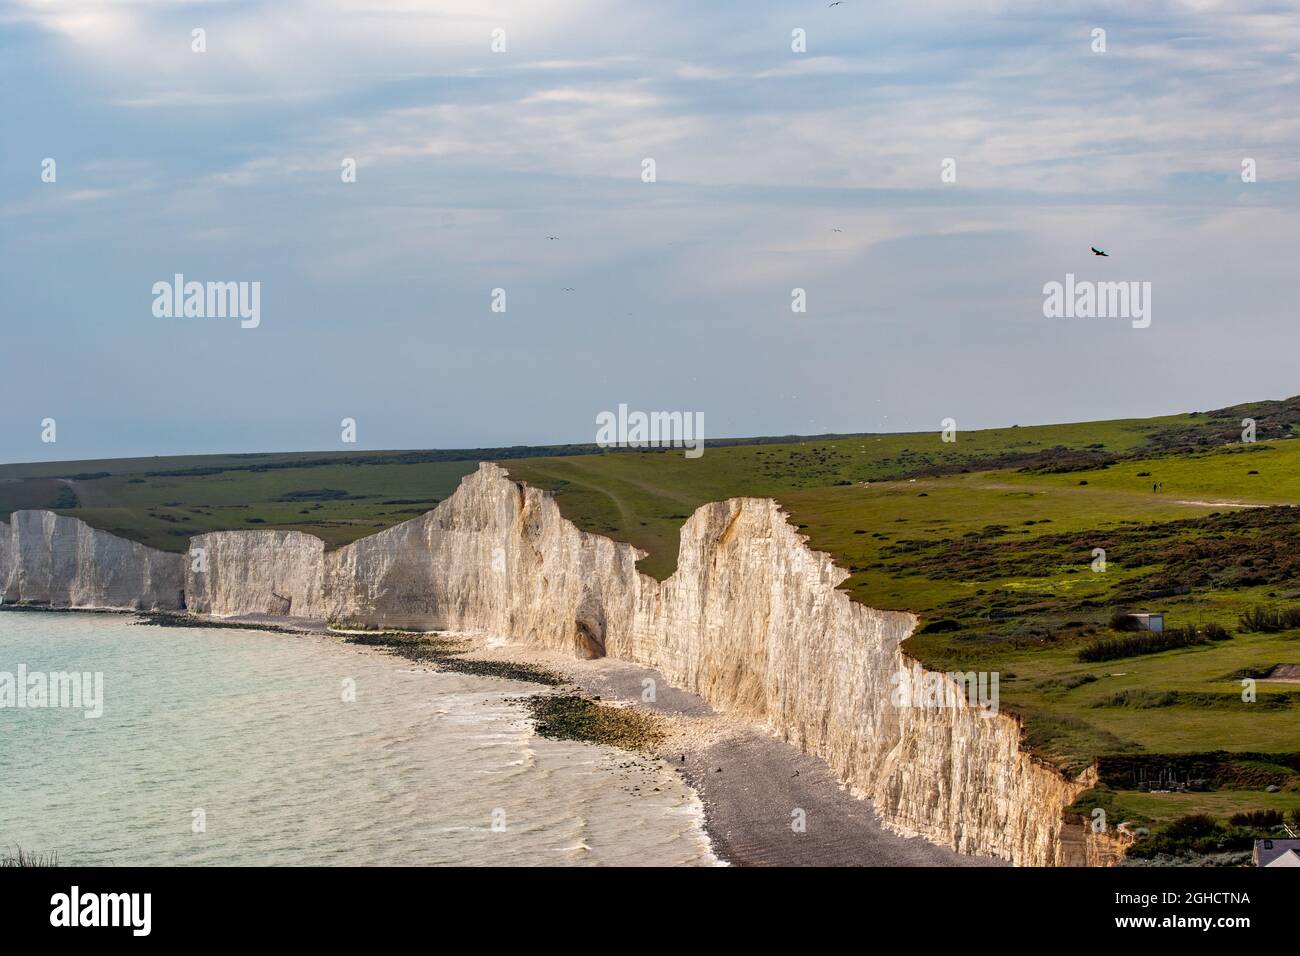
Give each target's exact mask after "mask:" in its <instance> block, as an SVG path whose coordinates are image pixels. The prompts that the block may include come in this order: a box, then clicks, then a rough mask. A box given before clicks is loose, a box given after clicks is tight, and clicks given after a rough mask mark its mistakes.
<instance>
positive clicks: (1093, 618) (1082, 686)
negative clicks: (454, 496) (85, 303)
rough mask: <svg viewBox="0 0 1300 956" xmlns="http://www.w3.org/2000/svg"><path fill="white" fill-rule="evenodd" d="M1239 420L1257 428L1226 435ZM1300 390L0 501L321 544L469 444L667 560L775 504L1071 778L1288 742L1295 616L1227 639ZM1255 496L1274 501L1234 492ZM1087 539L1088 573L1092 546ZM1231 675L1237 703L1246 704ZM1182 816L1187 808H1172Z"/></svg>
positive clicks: (259, 461)
mask: <svg viewBox="0 0 1300 956" xmlns="http://www.w3.org/2000/svg"><path fill="white" fill-rule="evenodd" d="M1244 417H1252V418H1254V419H1256V421H1257V426H1258V429H1257V430H1258V435H1259V439H1260V440H1259V441H1257V442H1253V443H1243V442H1242V441H1241V436H1240V431H1241V420H1242V418H1244ZM1297 428H1300V399H1290V400H1287V401H1285V402H1266V403H1256V404H1252V405H1247V406H1238V407H1236V408H1231V409H1220V410H1216V411H1212V412H1203V413H1193V414H1188V415H1178V416H1169V417H1165V418H1159V419H1147V420H1127V421H1113V422H1088V423H1079V424H1070V425H1054V426H1033V427H1012V428H1002V429H993V430H988V431H979V432H969V433H959V434H958V436H957V441H956V442H952V443H948V442H944V441H942V440H941V437H940V434H939V432H938V430H936V431H935V432H933V433H924V434H892V435H853V436H823V437H818V438H805V439H772V440H746V441H741V442H734V443H728V442H714V443H710V444H709V445H708V447H707V450H706V452H705V454H704V455H703V457H701V458H699V459H687V458H686V457H685V456H684V455H683V454H682V452H681V451H680V450H671V449H666V450H655V451H645V452H640V451H608V450H607V451H600V450H598V449H595V448H592V447H579V446H566V447H564V448H558V449H525V448H517V449H488V450H480V451H464V452H376V453H365V454H353V455H348V454H344V453H332V454H326V453H300V454H284V455H258V456H198V457H192V458H185V459H177V458H173V459H157V458H156V459H135V460H121V461H111V462H109V461H98V462H73V463H58V464H44V465H11V466H3V467H0V513H5V514H7V513H8V512H10V511H12V510H14V509H16V508H33V507H50V508H54V509H56V510H58V511H60V512H61V513H63V514H69V515H75V516H77V517H80V518H82V519H83V520H86V521H88V522H89V523H91V524H92V525H95V526H97V527H101V528H105V529H107V530H109V531H112V532H114V533H117V534H121V535H124V536H126V537H130V538H133V539H135V540H139V541H142V542H144V543H146V544H150V545H153V546H155V547H160V548H165V549H168V550H172V551H180V550H183V549H184V547H185V544H186V541H187V539H188V537H189V536H190V535H192V534H197V533H201V532H203V531H209V530H223V529H231V528H270V527H274V528H293V529H299V530H303V531H307V532H309V533H312V534H316V535H318V536H320V537H321V538H323V539H324V540H325V541H326V542H327V545H328V546H330V547H337V546H339V545H341V544H344V543H346V542H348V541H351V540H354V539H356V538H358V537H361V536H363V535H367V534H371V533H373V532H375V531H377V530H379V529H381V528H384V527H388V526H390V525H392V524H395V523H398V522H400V521H403V520H406V519H408V518H410V517H413V516H414V515H416V514H419V513H422V512H424V511H426V510H428V509H429V508H431V507H433V506H434V504H435V503H436V502H437V501H438V500H441V499H443V498H445V497H446V496H447V495H449V494H450V493H451V492H452V491H453V490H454V489H455V487H456V485H457V483H458V482H459V480H460V479H461V478H462V477H463V476H464V475H466V474H468V473H469V472H471V471H473V470H474V469H475V468H476V467H477V462H478V461H479V460H482V459H491V460H497V461H500V462H501V464H503V465H504V466H505V467H506V468H507V469H508V470H509V471H510V473H511V475H512V476H513V477H514V478H516V479H518V480H522V481H527V482H529V483H530V484H532V485H534V486H537V487H539V488H542V489H544V490H546V491H549V492H551V493H552V494H554V495H555V498H556V501H557V502H558V504H559V506H560V508H561V510H562V511H563V513H564V514H565V515H566V516H567V517H569V518H570V519H571V520H573V521H574V522H575V523H577V524H578V525H579V526H580V527H583V528H584V529H586V530H589V531H594V532H598V533H601V534H608V535H610V536H612V537H615V538H618V539H620V540H624V541H629V542H631V543H633V544H635V545H637V546H638V547H640V548H641V549H643V550H644V551H645V552H646V553H647V556H646V557H645V559H644V560H643V561H642V562H641V565H640V566H641V568H642V569H643V570H644V571H645V572H646V573H648V574H651V575H653V576H655V577H657V578H660V579H663V578H665V577H667V576H668V575H670V574H671V573H672V571H673V569H674V567H675V565H676V558H677V543H678V533H679V531H680V528H681V525H682V523H683V522H684V521H685V519H686V518H687V517H688V516H689V515H690V514H691V512H693V511H694V510H695V509H696V508H697V507H699V506H700V505H702V504H705V503H706V502H709V501H714V500H719V499H723V498H727V497H734V496H740V495H753V496H771V497H775V498H776V499H777V500H778V501H780V503H781V504H782V506H783V507H784V508H785V510H786V511H787V513H788V514H789V516H790V520H791V521H792V522H793V523H794V524H796V525H797V526H798V527H799V528H800V530H801V531H802V533H803V534H805V535H807V537H808V539H809V542H810V544H811V546H812V547H814V548H817V549H820V550H823V551H826V552H828V553H830V554H831V555H833V556H834V558H835V560H836V562H837V563H838V564H839V565H840V566H842V567H844V568H846V569H847V570H849V571H850V572H851V575H850V577H849V578H848V580H847V581H846V582H845V583H844V585H843V588H844V590H846V591H847V592H848V593H849V594H850V595H851V596H852V597H853V598H854V599H855V600H859V601H861V602H862V603H864V604H867V605H870V606H872V607H880V608H895V609H906V610H911V611H914V612H916V613H917V614H919V615H920V616H921V618H922V621H923V624H924V626H923V627H922V628H921V629H920V631H919V632H918V633H917V634H916V635H915V636H914V637H913V638H911V639H910V640H909V642H908V644H907V649H908V650H909V652H910V653H912V654H913V655H915V656H917V657H918V658H919V659H921V660H922V661H923V662H924V663H925V664H926V665H927V666H929V667H931V668H934V669H939V670H963V671H965V670H986V671H997V672H998V673H999V674H1000V675H1001V678H1000V679H1001V684H1000V692H1001V699H1000V706H1001V707H1002V708H1003V709H1004V710H1008V711H1011V712H1014V713H1016V714H1018V715H1020V716H1021V717H1022V719H1023V720H1024V724H1025V734H1026V743H1027V745H1028V746H1029V747H1030V748H1031V749H1033V750H1034V751H1035V752H1036V753H1037V754H1039V755H1040V756H1042V757H1044V758H1045V759H1048V760H1051V761H1055V762H1056V763H1057V764H1058V765H1060V766H1061V767H1062V768H1063V769H1065V770H1067V771H1071V772H1073V771H1077V770H1079V769H1081V768H1082V767H1084V766H1086V765H1088V764H1089V763H1090V762H1091V761H1092V760H1093V759H1094V758H1097V757H1099V756H1104V755H1108V754H1126V755H1145V756H1146V757H1149V759H1150V760H1151V761H1152V766H1156V765H1157V764H1158V763H1159V761H1160V760H1161V759H1162V755H1173V754H1192V753H1202V752H1210V751H1229V752H1239V753H1240V752H1258V753H1277V754H1285V753H1295V752H1296V751H1300V684H1295V683H1291V684H1287V683H1282V682H1274V681H1269V680H1266V679H1262V677H1263V675H1266V674H1267V673H1268V672H1270V671H1271V670H1272V669H1273V668H1274V667H1276V666H1277V665H1280V664H1296V663H1300V630H1297V629H1294V628H1293V629H1285V630H1280V631H1277V632H1274V633H1259V632H1238V631H1239V629H1238V618H1239V617H1240V616H1241V615H1242V614H1244V613H1246V612H1247V611H1250V610H1252V609H1255V608H1280V607H1290V606H1300V521H1298V520H1297V518H1298V517H1300V512H1293V511H1292V510H1291V508H1289V507H1285V506H1291V505H1296V504H1300V441H1297V440H1296V439H1294V438H1292V437H1291V436H1292V435H1293V434H1296V433H1297ZM1247 506H1270V507H1247ZM1097 548H1102V549H1104V550H1105V568H1104V570H1101V569H1100V568H1099V567H1098V565H1097V564H1096V563H1095V558H1096V551H1095V549H1097ZM1117 609H1122V610H1128V611H1159V612H1163V613H1164V614H1165V615H1166V624H1167V627H1169V628H1178V627H1184V626H1187V625H1191V626H1192V627H1193V628H1194V629H1200V630H1201V631H1202V632H1205V629H1206V628H1207V627H1209V626H1211V625H1220V626H1222V627H1223V628H1225V629H1226V630H1227V631H1228V632H1229V634H1230V636H1229V637H1228V638H1227V639H1225V640H1215V641H1209V640H1207V641H1204V642H1203V643H1198V644H1195V645H1193V646H1187V647H1182V648H1178V649H1172V650H1163V651H1158V652H1151V653H1135V654H1132V655H1131V656H1125V657H1121V658H1117V659H1112V660H1107V661H1105V662H1102V663H1095V662H1093V663H1088V662H1084V661H1082V660H1080V657H1079V655H1080V652H1081V651H1082V650H1083V649H1085V648H1088V647H1090V646H1092V645H1094V644H1096V643H1098V642H1099V641H1104V640H1108V639H1115V638H1117V637H1122V635H1117V634H1116V633H1115V632H1114V631H1113V630H1112V628H1111V617H1112V614H1113V613H1114V612H1115V611H1116V610H1117ZM1243 676H1251V677H1253V678H1254V679H1256V680H1257V685H1256V690H1257V699H1256V700H1255V701H1254V702H1251V703H1247V702H1244V701H1243V700H1242V699H1241V694H1242V685H1241V680H1242V679H1243ZM1281 779H1282V783H1283V784H1284V785H1283V786H1282V789H1281V790H1280V791H1279V792H1278V793H1269V794H1266V793H1264V792H1262V790H1261V789H1260V788H1259V787H1257V786H1254V785H1253V784H1252V785H1251V786H1249V787H1242V786H1239V785H1237V784H1225V785H1224V786H1222V787H1221V788H1219V789H1218V790H1216V791H1214V792H1212V793H1194V794H1193V793H1171V794H1149V793H1138V792H1125V793H1121V794H1109V795H1107V799H1108V800H1109V801H1111V802H1110V803H1109V804H1108V806H1110V807H1111V808H1112V810H1114V811H1115V812H1120V813H1123V814H1126V815H1130V816H1133V817H1134V818H1136V819H1140V820H1143V821H1148V822H1152V823H1154V824H1156V825H1160V824H1162V823H1163V822H1167V821H1168V820H1170V819H1173V818H1174V817H1177V816H1179V815H1181V814H1184V813H1189V812H1207V813H1211V814H1220V815H1225V814H1228V813H1230V812H1232V813H1235V812H1239V811H1241V810H1250V809H1269V808H1274V807H1277V808H1281V809H1284V810H1286V811H1291V810H1297V809H1298V807H1297V804H1300V773H1291V774H1290V775H1289V776H1287V775H1286V773H1285V772H1284V773H1283V777H1282V778H1281ZM1189 807H1190V808H1192V809H1188V808H1189Z"/></svg>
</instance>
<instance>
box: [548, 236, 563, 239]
mask: <svg viewBox="0 0 1300 956" xmlns="http://www.w3.org/2000/svg"><path fill="white" fill-rule="evenodd" d="M546 238H547V239H559V238H560V237H559V236H547V237H546Z"/></svg>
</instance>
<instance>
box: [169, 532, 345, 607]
mask: <svg viewBox="0 0 1300 956" xmlns="http://www.w3.org/2000/svg"><path fill="white" fill-rule="evenodd" d="M324 584H325V542H324V541H322V540H321V539H320V538H317V537H313V536H312V535H309V534H303V533H302V532H301V531H214V532H212V533H210V534H201V535H197V536H196V537H193V538H191V539H190V549H189V553H188V554H187V555H186V561H185V598H186V607H187V609H188V610H189V611H191V612H193V613H195V614H211V615H213V616H215V617H227V616H231V615H238V614H271V615H277V616H280V617H299V618H323V617H325V615H326V612H325V604H324V600H323V597H324V594H323V590H324Z"/></svg>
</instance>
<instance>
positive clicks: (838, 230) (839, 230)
mask: <svg viewBox="0 0 1300 956" xmlns="http://www.w3.org/2000/svg"><path fill="white" fill-rule="evenodd" d="M843 231H844V230H843V229H831V232H843Z"/></svg>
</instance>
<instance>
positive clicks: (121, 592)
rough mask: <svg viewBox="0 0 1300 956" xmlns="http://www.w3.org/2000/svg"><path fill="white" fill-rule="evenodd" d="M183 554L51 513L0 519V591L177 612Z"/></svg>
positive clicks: (7, 596) (18, 597) (34, 600)
mask: <svg viewBox="0 0 1300 956" xmlns="http://www.w3.org/2000/svg"><path fill="white" fill-rule="evenodd" d="M182 560H183V559H182V556H181V555H179V554H167V553H165V552H162V551H157V550H155V549H153V548H147V547H145V546H144V545H142V544H137V543H136V542H134V541H127V540H126V539H125V538H119V537H117V536H115V535H111V534H109V533H108V532H107V531H99V530H97V529H95V528H92V527H90V525H88V524H86V523H85V522H83V521H79V520H77V519H76V518H68V517H64V516H62V515H57V514H54V513H53V512H51V511H15V512H14V513H13V514H12V515H10V516H9V521H8V522H0V596H3V598H4V601H5V603H9V604H14V603H19V602H23V603H27V604H38V605H48V606H50V607H61V608H118V609H130V610H178V609H179V608H181V607H183V606H184V604H183V603H182V595H181V591H182V589H183V587H184V576H183V574H182V573H181V567H182V564H181V562H182Z"/></svg>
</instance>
